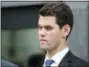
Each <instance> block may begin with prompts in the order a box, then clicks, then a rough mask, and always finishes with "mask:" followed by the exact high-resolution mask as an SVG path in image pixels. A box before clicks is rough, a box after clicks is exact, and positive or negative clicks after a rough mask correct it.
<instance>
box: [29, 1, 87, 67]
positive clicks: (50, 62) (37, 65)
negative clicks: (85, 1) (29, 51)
mask: <svg viewBox="0 0 89 67" xmlns="http://www.w3.org/2000/svg"><path fill="white" fill-rule="evenodd" d="M72 28H73V13H72V10H71V8H70V7H69V6H68V5H67V4H65V3H64V2H58V3H49V4H46V5H44V6H43V7H42V8H41V10H40V11H39V20H38V34H39V41H40V47H41V49H43V50H45V51H46V53H45V54H42V55H41V54H38V55H37V54H36V55H32V56H31V57H30V58H29V59H28V65H29V67H42V66H43V67H51V66H52V67H89V65H88V63H87V62H86V61H84V60H82V59H80V58H78V57H76V56H75V55H73V54H72V53H71V51H70V49H69V48H68V44H67V39H68V37H69V35H70V33H71V31H72ZM71 45H72V44H71Z"/></svg>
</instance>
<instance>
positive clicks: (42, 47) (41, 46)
mask: <svg viewBox="0 0 89 67" xmlns="http://www.w3.org/2000/svg"><path fill="white" fill-rule="evenodd" d="M40 48H41V49H44V50H47V49H48V47H47V46H46V45H45V46H43V45H40Z"/></svg>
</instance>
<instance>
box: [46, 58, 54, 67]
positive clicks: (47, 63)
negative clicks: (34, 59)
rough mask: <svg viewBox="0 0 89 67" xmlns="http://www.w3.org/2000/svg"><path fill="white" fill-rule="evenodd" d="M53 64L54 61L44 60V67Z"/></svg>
mask: <svg viewBox="0 0 89 67" xmlns="http://www.w3.org/2000/svg"><path fill="white" fill-rule="evenodd" d="M53 62H54V61H53V60H51V59H49V60H46V62H45V65H46V67H50V66H51V64H52V63H53Z"/></svg>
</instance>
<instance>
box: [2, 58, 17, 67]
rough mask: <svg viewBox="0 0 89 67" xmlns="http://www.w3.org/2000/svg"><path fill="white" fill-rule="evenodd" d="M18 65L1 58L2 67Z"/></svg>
mask: <svg viewBox="0 0 89 67" xmlns="http://www.w3.org/2000/svg"><path fill="white" fill-rule="evenodd" d="M8 66H9V67H18V66H17V65H15V64H13V63H11V62H9V61H7V60H3V59H1V67H8Z"/></svg>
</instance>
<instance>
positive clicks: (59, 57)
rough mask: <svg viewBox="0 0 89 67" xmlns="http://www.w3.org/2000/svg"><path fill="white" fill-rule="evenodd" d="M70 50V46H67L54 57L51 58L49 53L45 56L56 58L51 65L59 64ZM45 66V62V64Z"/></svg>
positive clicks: (46, 57)
mask: <svg viewBox="0 0 89 67" xmlns="http://www.w3.org/2000/svg"><path fill="white" fill-rule="evenodd" d="M68 51H69V49H68V47H66V48H65V49H63V50H61V51H60V52H58V53H57V54H55V55H54V56H53V57H51V58H49V57H48V56H47V55H46V56H45V60H44V63H45V61H46V60H48V59H52V60H54V63H52V64H51V66H58V65H59V64H60V62H61V60H62V59H63V58H64V56H65V55H66V54H67V52H68ZM43 66H44V67H45V64H44V65H43Z"/></svg>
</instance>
